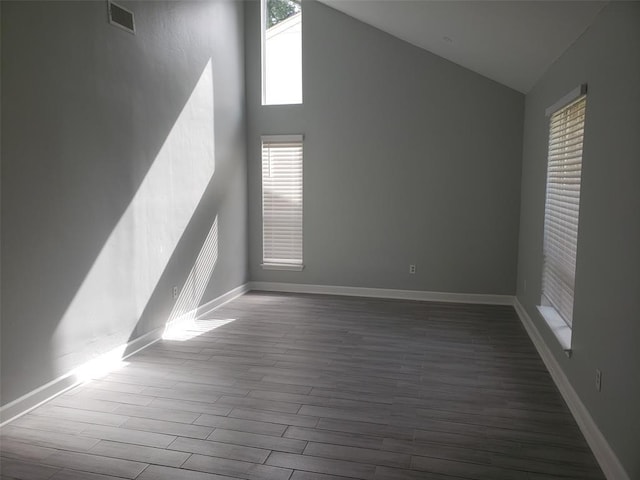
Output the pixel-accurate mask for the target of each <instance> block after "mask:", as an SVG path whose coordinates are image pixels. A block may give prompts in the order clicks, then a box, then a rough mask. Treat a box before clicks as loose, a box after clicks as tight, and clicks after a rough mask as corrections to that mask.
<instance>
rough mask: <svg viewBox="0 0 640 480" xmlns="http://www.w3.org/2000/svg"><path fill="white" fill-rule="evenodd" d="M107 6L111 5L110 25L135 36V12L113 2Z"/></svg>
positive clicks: (109, 2)
mask: <svg viewBox="0 0 640 480" xmlns="http://www.w3.org/2000/svg"><path fill="white" fill-rule="evenodd" d="M107 4H108V5H109V23H110V24H111V25H115V26H116V27H120V28H122V29H124V30H126V31H127V32H129V33H133V34H134V35H135V33H136V27H135V24H134V23H133V12H132V11H130V10H127V9H126V8H124V7H121V6H120V5H118V4H116V3H113V2H111V1H108V2H107Z"/></svg>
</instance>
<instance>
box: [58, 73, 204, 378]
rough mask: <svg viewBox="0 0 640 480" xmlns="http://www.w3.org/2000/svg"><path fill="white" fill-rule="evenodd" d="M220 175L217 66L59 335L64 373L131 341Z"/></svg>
mask: <svg viewBox="0 0 640 480" xmlns="http://www.w3.org/2000/svg"><path fill="white" fill-rule="evenodd" d="M214 171H215V145H214V95H213V73H212V65H211V61H209V62H208V63H207V65H206V67H205V68H204V71H203V72H202V74H201V76H200V78H199V80H198V82H197V84H196V86H195V87H194V89H193V91H192V93H191V95H190V97H189V99H188V100H187V102H186V104H185V106H184V108H183V110H182V112H181V113H180V115H179V116H178V119H177V120H176V122H175V124H174V126H173V128H172V129H171V131H170V132H169V134H168V136H167V138H166V140H165V142H164V144H163V145H162V148H161V149H160V151H159V153H158V155H157V157H156V159H155V160H154V162H153V165H152V166H151V168H150V169H149V171H148V173H147V175H146V177H145V178H144V180H143V181H142V183H141V185H140V187H139V189H138V191H137V192H136V194H135V196H134V197H133V199H132V201H131V203H130V204H129V206H128V208H127V209H126V211H125V213H124V214H123V215H122V217H121V218H120V220H119V221H118V223H117V225H116V227H115V228H114V230H113V231H112V233H111V235H110V236H109V238H108V239H107V241H106V243H105V244H104V246H103V248H102V250H101V251H100V253H99V255H98V257H97V258H96V260H95V262H94V264H93V266H92V267H91V269H90V270H89V272H88V274H87V276H86V277H85V279H84V282H83V283H82V285H81V286H80V288H79V290H78V292H77V293H76V295H75V297H74V298H73V300H72V301H71V303H70V305H69V307H68V309H67V311H66V312H65V314H64V315H63V317H62V319H61V321H60V323H59V324H58V327H57V329H56V331H55V332H54V335H53V347H54V352H55V357H54V361H55V369H56V371H57V372H58V373H63V372H68V371H70V370H72V369H73V367H75V366H77V365H79V364H82V363H85V362H87V361H88V360H91V359H92V358H95V357H98V356H99V355H101V354H103V353H105V352H107V351H109V350H111V349H112V348H114V347H115V346H117V345H122V344H125V343H127V341H128V340H129V336H130V335H131V333H132V332H133V330H134V328H135V326H136V324H137V322H138V320H139V319H140V317H141V315H142V313H143V311H144V309H145V307H146V306H147V304H148V302H149V300H150V298H151V295H152V293H153V291H154V289H155V288H156V285H157V283H158V281H159V280H160V277H161V275H162V273H163V271H164V269H165V268H166V266H167V264H168V262H169V259H170V258H171V256H172V255H173V253H174V250H175V248H176V246H177V245H178V241H179V240H180V238H181V236H182V234H183V233H184V231H185V229H186V227H187V225H188V224H189V221H190V219H191V217H192V216H193V214H194V212H195V210H196V207H197V206H198V204H199V202H200V200H201V199H202V196H203V194H204V192H205V190H206V188H207V186H208V185H209V182H210V180H211V178H212V177H213V174H214Z"/></svg>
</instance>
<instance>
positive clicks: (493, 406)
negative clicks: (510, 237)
mask: <svg viewBox="0 0 640 480" xmlns="http://www.w3.org/2000/svg"><path fill="white" fill-rule="evenodd" d="M207 320H233V321H231V322H229V323H226V324H224V325H222V326H220V327H219V328H217V329H214V330H211V331H208V332H204V333H202V334H201V335H199V336H197V337H195V338H192V339H190V340H184V341H169V340H164V341H162V342H160V343H157V344H155V345H154V346H152V347H151V348H148V349H147V350H144V351H143V352H141V353H139V354H137V355H135V356H134V357H132V358H130V359H128V365H127V366H125V367H124V368H122V369H120V370H117V371H115V372H113V373H111V374H109V375H108V376H107V377H105V378H103V379H101V380H97V381H93V382H91V383H89V384H86V385H83V386H81V387H78V388H76V389H74V390H72V391H70V392H68V393H66V394H64V395H61V396H59V397H57V398H55V399H54V400H52V401H50V402H48V403H47V404H45V405H43V406H41V407H39V408H38V409H36V410H34V411H33V412H31V413H29V414H28V415H25V416H23V417H21V418H19V419H18V420H16V421H14V422H12V423H11V424H9V425H7V426H6V427H3V428H2V430H1V431H0V433H1V435H2V444H1V452H0V453H1V456H2V460H1V461H2V463H1V472H2V478H3V479H5V478H6V479H34V480H35V479H54V480H62V479H65V480H69V479H71V480H76V479H78V480H81V479H82V480H107V479H115V478H128V479H140V480H222V479H256V480H268V479H273V480H339V479H345V478H351V479H353V478H358V479H374V480H383V479H387V480H405V479H406V480H413V479H427V480H429V479H432V480H455V479H475V480H485V479H486V480H502V479H514V480H521V479H522V480H545V479H567V478H574V479H581V480H590V479H603V478H604V477H603V475H602V473H601V471H600V469H599V467H598V466H597V464H596V462H595V460H594V457H593V455H592V454H591V452H590V451H589V449H588V447H587V444H586V442H585V440H584V438H583V437H582V435H581V433H580V431H579V429H578V427H577V426H576V423H575V422H574V420H573V419H572V417H571V415H570V413H569V411H568V409H567V407H566V406H565V404H564V403H563V401H562V398H561V397H560V395H559V393H558V391H557V389H556V388H555V386H554V384H553V382H552V380H551V378H550V376H549V374H548V373H547V371H546V370H545V368H544V365H543V364H542V361H541V360H540V358H539V357H538V355H537V353H536V351H535V349H534V347H533V345H532V344H531V342H530V341H529V339H528V337H527V335H526V333H525V331H524V329H523V328H522V326H521V324H520V322H519V320H518V318H517V316H516V314H515V312H514V311H513V309H512V308H511V307H502V306H482V305H473V306H470V305H456V304H444V303H427V302H409V301H395V300H372V299H361V298H348V297H331V296H312V295H284V294H267V293H256V292H254V293H249V294H247V295H244V296H243V297H240V298H238V299H236V300H234V301H233V302H231V303H228V304H227V305H225V306H224V307H222V308H221V309H219V310H217V311H216V312H214V313H213V314H210V315H208V316H207V317H206V318H205V319H204V321H203V322H201V324H200V326H202V327H203V330H206V328H207V327H210V326H213V325H216V324H219V323H223V322H208V321H207Z"/></svg>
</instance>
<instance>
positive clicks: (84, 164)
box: [1, 1, 248, 405]
mask: <svg viewBox="0 0 640 480" xmlns="http://www.w3.org/2000/svg"><path fill="white" fill-rule="evenodd" d="M123 3H124V5H125V6H128V7H129V8H130V9H131V10H133V11H134V13H135V20H136V27H137V34H136V35H135V36H133V35H131V34H129V33H127V32H125V31H123V30H120V29H118V28H114V27H112V26H110V25H109V24H108V23H107V11H106V2H41V3H38V2H2V86H3V90H2V116H3V122H2V137H3V139H4V142H3V143H2V300H3V302H2V371H1V377H2V404H3V405H5V404H7V403H8V402H10V401H12V400H14V399H16V398H17V397H19V396H21V395H24V394H26V393H27V392H29V391H30V390H32V389H34V388H36V387H38V386H40V385H43V384H45V383H46V382H49V381H50V380H52V379H54V378H56V377H58V376H59V375H61V374H64V373H66V372H67V371H68V370H69V369H70V368H72V367H75V366H77V365H78V364H81V363H83V362H84V361H86V360H88V359H90V358H92V357H94V356H95V355H97V354H100V353H103V352H105V351H108V350H110V349H111V348H113V347H115V346H117V345H119V344H122V343H123V342H126V341H127V340H130V339H134V338H137V337H138V336H140V335H141V334H143V333H145V332H149V331H151V330H152V329H154V328H156V327H159V326H162V325H163V324H164V323H165V322H166V320H167V319H168V318H169V317H170V316H175V315H176V311H175V310H174V305H175V302H174V300H173V299H172V295H171V292H172V286H173V285H177V286H178V287H180V289H181V291H183V292H184V293H183V294H181V301H182V304H181V305H182V309H183V310H184V309H186V308H188V307H189V306H193V305H194V304H197V303H198V302H205V301H208V300H211V299H213V298H215V297H217V296H219V295H221V294H222V293H225V292H227V291H229V290H231V289H233V288H234V287H236V286H238V285H241V284H243V283H244V282H246V281H247V277H248V263H247V248H248V247H247V241H246V239H247V213H246V212H247V201H246V198H247V191H246V178H247V173H246V152H245V125H246V121H245V120H246V119H245V101H244V36H243V29H244V19H243V16H244V12H243V8H244V6H243V4H242V3H241V2H231V1H213V2H173V3H167V2H123ZM209 61H210V63H208V62H209ZM212 105H213V106H212ZM214 166H215V172H213V167H214ZM212 172H213V173H212ZM216 218H217V219H218V223H217V226H218V235H217V243H211V244H209V245H208V246H209V247H210V248H209V249H208V250H207V251H206V252H205V253H209V254H210V255H208V256H205V255H203V256H201V257H200V260H201V261H200V262H198V268H197V271H193V273H192V275H191V279H194V278H195V284H196V285H195V286H193V287H192V286H191V284H188V285H187V288H185V289H182V287H183V285H185V281H186V280H187V278H188V277H189V274H190V273H191V272H192V267H193V266H194V264H195V262H196V259H197V258H198V255H199V253H200V252H201V250H202V247H203V244H205V239H206V238H207V235H208V233H209V232H210V230H211V228H212V225H213V224H214V220H215V219H216ZM216 253H217V256H216V255H215V254H216ZM214 257H215V259H216V261H215V268H213V267H214V261H213V259H214ZM212 268H213V272H212V276H211V279H210V281H209V282H208V285H207V281H206V280H207V279H208V278H209V273H210V270H211V269H212ZM203 272H205V273H203ZM203 275H206V277H207V278H205V279H204V280H202V277H203ZM205 287H206V288H205ZM178 313H179V312H178Z"/></svg>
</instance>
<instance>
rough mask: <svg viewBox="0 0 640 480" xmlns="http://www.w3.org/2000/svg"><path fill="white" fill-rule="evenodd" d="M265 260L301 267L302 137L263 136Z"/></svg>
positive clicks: (265, 261) (270, 263)
mask: <svg viewBox="0 0 640 480" xmlns="http://www.w3.org/2000/svg"><path fill="white" fill-rule="evenodd" d="M262 259H263V264H265V265H282V266H300V267H301V266H302V136H301V135H290V136H270V137H263V138H262Z"/></svg>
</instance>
